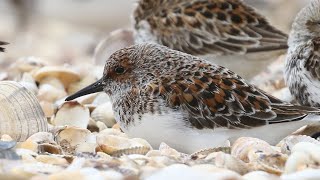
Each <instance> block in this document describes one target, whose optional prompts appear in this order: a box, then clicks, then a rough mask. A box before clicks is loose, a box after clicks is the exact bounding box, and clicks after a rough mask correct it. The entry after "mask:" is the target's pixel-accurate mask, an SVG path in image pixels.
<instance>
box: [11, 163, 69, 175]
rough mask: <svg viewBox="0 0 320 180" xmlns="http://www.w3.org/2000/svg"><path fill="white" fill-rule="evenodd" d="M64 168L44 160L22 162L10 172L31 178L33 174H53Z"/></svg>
mask: <svg viewBox="0 0 320 180" xmlns="http://www.w3.org/2000/svg"><path fill="white" fill-rule="evenodd" d="M62 170H63V167H61V166H57V165H52V164H46V163H42V162H37V163H21V164H19V165H17V166H15V167H14V168H13V169H12V170H11V171H10V172H11V173H13V174H16V175H21V176H22V177H24V178H27V179H30V178H31V177H32V176H35V175H38V174H52V173H58V172H60V171H62Z"/></svg>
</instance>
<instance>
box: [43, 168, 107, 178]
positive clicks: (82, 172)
mask: <svg viewBox="0 0 320 180" xmlns="http://www.w3.org/2000/svg"><path fill="white" fill-rule="evenodd" d="M48 179H104V178H103V175H102V173H101V172H100V171H99V170H97V169H95V168H82V169H79V170H73V171H68V170H64V171H61V172H59V173H55V174H52V175H50V176H48Z"/></svg>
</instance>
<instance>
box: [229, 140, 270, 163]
mask: <svg viewBox="0 0 320 180" xmlns="http://www.w3.org/2000/svg"><path fill="white" fill-rule="evenodd" d="M250 151H261V152H264V153H275V152H276V151H275V150H274V149H273V148H272V147H271V146H270V145H269V144H268V143H267V142H265V141H263V140H260V139H257V138H251V137H241V138H239V139H237V140H236V141H235V142H234V143H233V145H232V147H231V155H232V156H234V157H236V158H238V159H240V160H242V161H244V162H249V158H248V154H249V152H250Z"/></svg>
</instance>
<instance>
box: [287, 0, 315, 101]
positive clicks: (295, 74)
mask: <svg viewBox="0 0 320 180" xmlns="http://www.w3.org/2000/svg"><path fill="white" fill-rule="evenodd" d="M288 42H289V43H288V44H289V50H288V55H287V59H286V64H285V79H286V82H287V85H288V86H289V89H290V92H291V94H292V95H293V96H294V98H296V100H297V101H298V102H299V103H301V104H302V105H307V106H315V107H320V0H312V1H311V3H310V4H309V5H308V6H306V7H304V8H303V9H302V10H301V11H300V12H299V14H298V15H297V17H296V19H295V21H294V23H293V25H292V31H291V33H290V36H289V41H288Z"/></svg>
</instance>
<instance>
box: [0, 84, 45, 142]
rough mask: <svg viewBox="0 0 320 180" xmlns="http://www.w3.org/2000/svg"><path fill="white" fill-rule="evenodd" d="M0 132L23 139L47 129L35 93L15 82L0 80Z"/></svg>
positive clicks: (17, 139) (18, 139)
mask: <svg viewBox="0 0 320 180" xmlns="http://www.w3.org/2000/svg"><path fill="white" fill-rule="evenodd" d="M0 107H1V111H0V120H1V123H0V133H1V135H2V134H8V135H10V136H11V137H12V138H13V139H15V140H16V141H24V140H26V139H27V138H28V137H29V136H31V135H32V134H34V133H37V132H43V131H48V124H47V120H46V118H45V115H44V113H43V111H42V109H41V106H40V105H39V102H38V100H37V98H36V97H35V95H34V94H33V93H32V92H30V91H28V90H27V89H26V88H25V87H23V86H22V85H20V84H19V83H17V82H13V81H2V82H0Z"/></svg>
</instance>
